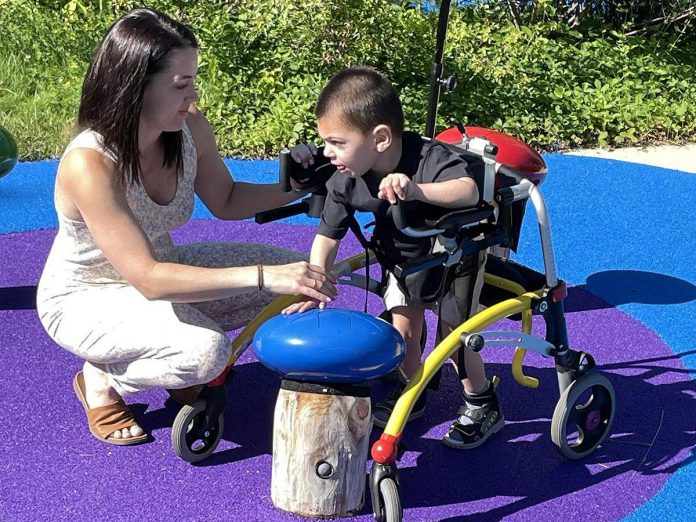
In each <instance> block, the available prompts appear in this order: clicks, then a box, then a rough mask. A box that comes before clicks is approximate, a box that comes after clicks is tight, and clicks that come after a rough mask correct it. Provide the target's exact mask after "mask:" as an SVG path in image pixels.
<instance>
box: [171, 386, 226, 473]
mask: <svg viewBox="0 0 696 522" xmlns="http://www.w3.org/2000/svg"><path fill="white" fill-rule="evenodd" d="M205 409H206V401H205V399H198V400H197V401H196V402H194V403H193V404H192V405H191V406H184V407H182V408H181V410H180V411H179V414H178V415H177V416H176V418H175V419H174V425H173V426H172V447H173V448H174V452H175V453H176V454H177V456H178V457H179V458H181V459H183V460H185V461H186V462H192V463H193V462H200V461H201V460H204V459H207V458H208V457H209V456H210V455H211V454H212V453H213V452H214V451H215V448H217V445H218V444H219V443H220V439H221V438H222V432H223V429H224V426H225V417H224V414H223V413H221V414H220V415H219V417H218V419H217V423H215V424H214V425H213V429H212V430H210V431H207V432H202V433H201V432H200V429H199V426H200V425H201V424H202V422H203V421H204V419H205Z"/></svg>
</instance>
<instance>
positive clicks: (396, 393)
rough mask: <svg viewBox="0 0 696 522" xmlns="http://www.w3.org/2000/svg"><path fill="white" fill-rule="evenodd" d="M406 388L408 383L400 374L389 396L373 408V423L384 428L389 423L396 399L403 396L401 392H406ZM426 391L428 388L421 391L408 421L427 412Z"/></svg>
mask: <svg viewBox="0 0 696 522" xmlns="http://www.w3.org/2000/svg"><path fill="white" fill-rule="evenodd" d="M405 388H406V383H405V382H403V381H402V380H401V376H399V378H398V382H397V383H396V385H395V386H394V388H392V390H391V391H390V392H389V394H388V395H387V397H386V398H385V399H384V400H382V401H380V402H378V403H377V404H375V406H374V408H373V409H372V424H374V425H375V426H378V427H380V428H384V427H385V426H386V425H387V422H388V421H389V417H391V414H392V412H393V411H394V406H396V401H398V400H399V397H401V394H402V393H403V392H404V389H405ZM426 393H427V390H423V393H421V395H420V397H418V399H417V400H416V403H415V404H414V405H413V409H412V410H411V414H410V415H409V416H408V421H406V422H410V421H412V420H414V419H417V418H418V417H422V416H423V414H424V413H425V401H426Z"/></svg>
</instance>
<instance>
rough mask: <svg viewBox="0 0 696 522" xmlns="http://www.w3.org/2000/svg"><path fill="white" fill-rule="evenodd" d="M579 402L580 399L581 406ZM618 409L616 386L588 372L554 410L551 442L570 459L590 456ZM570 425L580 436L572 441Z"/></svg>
mask: <svg viewBox="0 0 696 522" xmlns="http://www.w3.org/2000/svg"><path fill="white" fill-rule="evenodd" d="M588 392H589V396H588V395H587V394H588ZM578 400H581V402H580V403H579V404H578ZM615 409H616V396H615V395H614V387H613V386H612V384H611V383H610V382H609V380H608V379H607V378H606V377H604V376H603V375H601V374H599V373H588V374H585V375H583V376H582V377H580V378H579V379H577V380H575V381H574V382H573V383H572V384H571V385H570V386H568V388H566V390H565V391H564V392H563V394H562V395H561V398H560V399H559V400H558V403H557V404H556V408H555V409H554V411H553V417H552V419H551V440H552V441H553V444H554V445H555V446H556V449H557V450H558V451H559V452H560V453H561V455H563V456H564V457H566V458H568V459H571V460H577V459H581V458H584V457H586V456H588V455H589V454H591V453H592V452H593V451H594V450H595V449H597V447H598V446H599V445H600V444H601V443H602V442H603V441H604V439H605V438H606V437H607V435H608V434H609V430H610V429H611V424H612V422H613V420H614V412H615ZM569 426H571V427H572V429H573V430H574V431H573V432H572V433H573V434H575V433H577V437H573V438H572V440H569V431H568V427H569Z"/></svg>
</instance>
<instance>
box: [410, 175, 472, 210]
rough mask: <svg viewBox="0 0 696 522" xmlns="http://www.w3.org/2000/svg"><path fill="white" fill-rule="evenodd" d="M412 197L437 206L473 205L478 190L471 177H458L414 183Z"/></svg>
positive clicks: (461, 206)
mask: <svg viewBox="0 0 696 522" xmlns="http://www.w3.org/2000/svg"><path fill="white" fill-rule="evenodd" d="M414 185H416V190H415V192H416V197H415V198H414V199H416V200H418V201H423V202H425V203H431V204H433V205H437V206H438V207H445V208H465V207H473V206H474V205H476V204H477V203H478V201H479V191H478V187H477V186H476V182H475V181H474V180H473V179H472V178H458V179H451V180H449V181H440V182H435V183H414Z"/></svg>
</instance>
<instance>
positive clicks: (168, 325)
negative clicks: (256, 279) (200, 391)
mask: <svg viewBox="0 0 696 522" xmlns="http://www.w3.org/2000/svg"><path fill="white" fill-rule="evenodd" d="M183 138H184V139H183V169H182V172H181V173H180V175H179V179H178V184H177V191H176V195H175V197H174V199H173V200H172V201H171V202H170V203H169V204H167V205H160V204H158V203H155V202H154V201H153V200H152V199H151V198H150V196H149V195H148V194H147V192H146V191H145V189H144V188H143V186H142V185H141V184H137V185H136V184H129V186H128V189H127V194H126V196H127V200H128V204H129V206H130V208H131V210H132V212H133V214H134V216H135V218H136V220H137V221H138V223H139V224H140V226H141V227H142V229H143V230H144V231H145V233H146V234H147V236H148V238H149V239H150V241H151V242H152V245H153V248H154V251H155V255H156V257H157V259H159V260H160V261H173V262H180V263H183V264H188V265H195V266H206V267H224V266H248V265H256V264H258V263H263V264H283V263H289V262H293V261H298V260H301V259H304V258H305V256H303V255H301V254H299V253H298V252H293V251H291V250H285V249H280V248H276V247H272V246H269V245H262V244H256V243H198V244H189V245H174V243H173V242H172V239H171V236H170V231H171V230H173V229H175V228H177V227H180V226H181V225H183V224H184V223H186V222H187V221H188V220H189V219H190V218H191V215H192V213H193V207H194V189H193V187H194V181H195V178H196V164H197V162H196V146H195V143H194V141H193V138H192V136H191V133H190V131H189V129H188V127H187V126H184V130H183ZM75 148H89V149H95V150H98V151H100V152H101V153H103V154H105V155H107V156H108V157H110V158H111V159H114V156H113V154H111V153H110V151H105V150H104V148H103V146H102V145H101V138H100V136H99V135H98V134H97V133H95V132H93V131H91V130H89V129H88V130H86V131H84V132H82V133H81V134H79V135H78V136H77V137H76V138H75V139H74V140H73V141H72V142H71V143H70V144H69V145H68V147H67V149H66V151H65V154H67V153H68V152H69V151H71V150H73V149H75ZM57 214H58V223H59V227H58V233H57V235H56V237H55V240H54V243H53V246H52V248H51V251H50V253H49V256H48V259H47V261H46V265H45V267H44V271H43V274H42V276H41V280H40V282H39V287H38V295H37V309H38V313H39V317H40V319H41V323H42V324H43V326H44V328H45V329H46V331H47V332H48V334H49V335H50V336H51V338H52V339H54V340H55V342H56V343H57V344H59V345H60V346H62V347H63V348H65V349H66V350H68V351H70V352H72V353H74V354H75V355H77V356H78V357H80V358H82V359H86V360H88V361H90V362H92V363H94V364H97V365H100V367H102V368H103V369H104V370H105V371H106V372H107V373H108V374H109V375H110V377H111V381H112V382H111V384H112V386H113V388H114V389H115V390H116V391H117V392H118V393H120V394H121V395H125V394H128V393H133V392H136V391H142V390H146V389H149V388H154V387H162V388H182V387H186V386H190V385H193V384H200V383H204V382H208V381H210V380H212V379H214V378H215V377H217V376H218V375H219V374H220V372H221V371H222V370H223V369H224V366H225V364H226V362H227V360H228V358H229V355H230V340H229V338H228V337H227V335H226V334H225V331H228V330H231V329H234V328H238V327H240V326H243V325H244V324H246V323H247V322H248V321H249V320H250V319H251V318H253V317H254V316H255V315H256V314H257V313H258V312H259V311H260V310H261V308H263V307H264V306H265V305H266V304H268V302H270V300H271V299H272V298H273V297H274V295H273V294H271V293H270V292H267V291H261V292H253V293H249V294H245V295H242V296H237V297H233V298H227V299H222V300H217V301H208V302H203V303H193V304H175V303H171V302H169V301H148V300H147V299H146V298H145V297H144V296H143V295H142V294H141V293H140V292H139V291H138V290H136V289H135V288H134V287H133V286H132V285H131V284H130V283H128V282H127V281H126V280H124V279H123V277H121V275H120V274H119V273H118V271H117V270H116V269H115V268H114V267H113V265H112V264H111V263H110V262H109V261H108V260H107V259H106V257H105V256H104V254H103V252H102V251H101V250H100V249H99V247H98V246H97V244H96V243H95V241H94V238H93V237H92V235H91V234H90V231H89V229H88V228H87V226H86V225H85V223H84V222H80V221H73V220H71V219H68V218H67V217H65V216H63V215H62V214H61V212H60V211H59V210H57Z"/></svg>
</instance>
